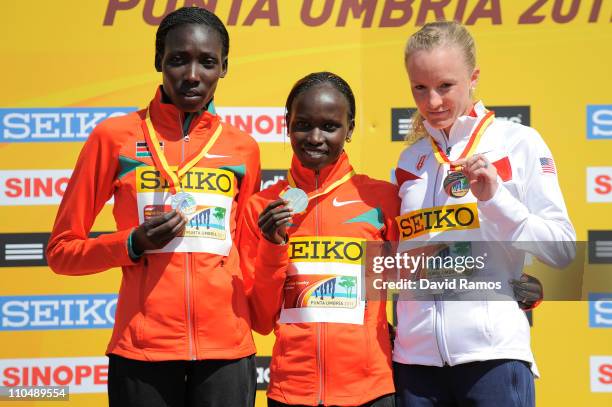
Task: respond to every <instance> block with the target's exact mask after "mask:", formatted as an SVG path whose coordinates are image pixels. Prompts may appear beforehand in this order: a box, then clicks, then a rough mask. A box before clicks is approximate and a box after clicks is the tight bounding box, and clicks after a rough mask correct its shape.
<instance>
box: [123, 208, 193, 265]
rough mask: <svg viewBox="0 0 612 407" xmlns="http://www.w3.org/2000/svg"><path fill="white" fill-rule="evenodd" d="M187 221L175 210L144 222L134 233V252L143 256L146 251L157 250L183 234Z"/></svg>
mask: <svg viewBox="0 0 612 407" xmlns="http://www.w3.org/2000/svg"><path fill="white" fill-rule="evenodd" d="M186 224H187V219H186V218H185V216H183V215H182V214H181V213H180V212H178V211H176V210H173V211H172V212H167V213H164V214H163V215H158V216H154V217H152V218H150V219H147V220H146V221H144V222H143V223H142V224H140V226H138V227H137V228H136V229H134V232H133V233H132V250H133V251H134V253H136V254H137V255H141V254H142V253H144V251H145V250H157V249H161V248H162V247H164V246H165V245H167V244H168V243H169V242H170V241H171V240H172V239H174V238H175V237H176V236H180V235H182V234H183V231H184V230H185V225H186Z"/></svg>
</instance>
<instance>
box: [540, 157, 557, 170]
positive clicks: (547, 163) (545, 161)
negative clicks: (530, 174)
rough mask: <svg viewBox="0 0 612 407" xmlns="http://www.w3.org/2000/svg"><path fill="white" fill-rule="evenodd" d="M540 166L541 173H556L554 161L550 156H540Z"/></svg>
mask: <svg viewBox="0 0 612 407" xmlns="http://www.w3.org/2000/svg"><path fill="white" fill-rule="evenodd" d="M540 167H542V173H543V174H556V173H557V169H556V168H555V161H554V160H553V159H552V158H550V157H540Z"/></svg>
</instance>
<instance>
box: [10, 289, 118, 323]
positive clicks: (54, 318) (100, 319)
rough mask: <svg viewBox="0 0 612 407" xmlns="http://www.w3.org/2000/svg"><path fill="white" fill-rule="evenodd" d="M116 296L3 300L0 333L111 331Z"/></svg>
mask: <svg viewBox="0 0 612 407" xmlns="http://www.w3.org/2000/svg"><path fill="white" fill-rule="evenodd" d="M116 308H117V295H116V294H82V295H47V296H28V297H25V296H9V297H0V331H31V330H58V329H59V330H62V329H97V328H112V327H113V325H114V323H115V309H116Z"/></svg>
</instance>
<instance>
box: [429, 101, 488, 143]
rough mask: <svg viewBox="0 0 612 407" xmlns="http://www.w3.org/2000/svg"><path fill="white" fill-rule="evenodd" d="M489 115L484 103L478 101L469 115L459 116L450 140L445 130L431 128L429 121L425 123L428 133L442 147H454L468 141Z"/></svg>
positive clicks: (452, 129) (452, 128)
mask: <svg viewBox="0 0 612 407" xmlns="http://www.w3.org/2000/svg"><path fill="white" fill-rule="evenodd" d="M486 114H487V109H486V108H485V107H484V105H483V104H482V101H478V102H476V103H475V104H474V107H473V108H472V111H471V112H470V114H469V115H465V116H459V117H458V118H457V120H455V123H453V125H452V127H451V130H450V134H449V136H448V139H447V138H446V135H445V133H444V131H443V130H441V129H434V128H433V127H431V125H430V124H429V123H427V120H425V121H424V122H423V125H424V126H425V129H426V130H427V133H429V135H430V136H431V137H433V139H434V140H435V141H436V142H437V143H438V145H440V146H452V145H455V144H457V143H458V142H460V141H461V140H464V139H467V138H469V137H470V135H471V134H472V131H473V130H474V128H475V127H476V125H477V124H478V123H479V122H480V120H482V118H483V117H484V116H485V115H486Z"/></svg>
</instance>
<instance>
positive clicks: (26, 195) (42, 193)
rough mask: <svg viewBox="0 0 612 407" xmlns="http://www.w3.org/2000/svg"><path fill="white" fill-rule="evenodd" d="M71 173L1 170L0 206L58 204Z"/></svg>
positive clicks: (65, 171)
mask: <svg viewBox="0 0 612 407" xmlns="http://www.w3.org/2000/svg"><path fill="white" fill-rule="evenodd" d="M71 175H72V170H5V171H1V170H0V206H32V205H58V204H59V203H60V202H61V201H62V197H63V196H64V192H65V191H66V187H67V186H68V181H70V176H71ZM108 203H112V200H109V202H108Z"/></svg>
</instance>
